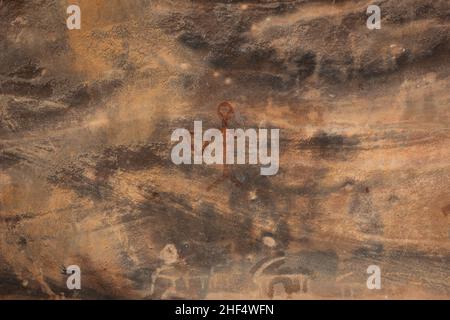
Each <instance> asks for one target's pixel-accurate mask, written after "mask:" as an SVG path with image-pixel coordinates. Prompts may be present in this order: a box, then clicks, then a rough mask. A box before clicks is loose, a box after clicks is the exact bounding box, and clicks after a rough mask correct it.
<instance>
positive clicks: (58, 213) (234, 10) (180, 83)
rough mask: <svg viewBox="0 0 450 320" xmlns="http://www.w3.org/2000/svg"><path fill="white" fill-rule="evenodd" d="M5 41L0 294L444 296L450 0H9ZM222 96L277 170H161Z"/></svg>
mask: <svg viewBox="0 0 450 320" xmlns="http://www.w3.org/2000/svg"><path fill="white" fill-rule="evenodd" d="M69 4H79V5H80V7H81V12H82V27H81V30H68V29H67V27H66V24H65V21H66V18H67V15H66V8H67V6H68V5H69ZM370 4H378V5H379V6H380V7H381V10H382V28H381V30H373V31H371V30H369V29H367V27H366V19H367V14H366V9H367V7H368V5H370ZM0 30H1V31H0V169H1V171H0V298H61V297H65V298H96V299H98V298H136V299H141V298H145V299H160V298H285V297H290V298H294V299H302V298H337V299H339V298H376V299H385V298H446V299H448V298H450V243H449V240H450V239H449V238H450V228H449V226H450V225H449V222H450V221H449V219H450V193H449V187H450V162H449V159H450V148H449V143H450V128H449V125H450V109H449V107H450V58H449V57H450V41H449V40H450V2H449V1H448V0H373V1H367V0H337V1H332V0H327V1H325V0H323V1H321V0H298V1H287V0H286V1H270V0H265V1H263V0H261V1H256V0H255V1H250V0H249V1H232V0H228V1H227V0H215V1H213V0H211V1H206V0H204V1H185V0H166V1H157V0H152V1H150V0H130V1H128V0H79V1H75V0H73V1H63V0H2V1H0ZM224 100H227V101H230V102H231V103H232V104H233V105H234V107H235V109H236V111H237V113H236V114H239V116H236V117H235V119H234V120H233V126H234V127H243V126H245V127H246V128H251V127H262V128H280V129H281V136H280V147H281V151H280V171H279V173H278V174H277V175H276V176H273V177H264V176H261V175H260V174H259V167H257V166H242V165H241V166H234V167H233V168H232V170H233V172H234V174H235V175H236V177H237V178H238V180H239V181H240V182H241V183H242V186H240V187H238V186H235V185H234V184H232V183H230V182H229V181H226V182H224V183H222V184H219V185H218V186H216V188H214V189H212V190H208V186H209V185H210V184H211V183H212V182H213V181H214V180H215V179H216V178H217V177H220V175H221V174H222V168H221V167H220V166H206V165H192V166H176V165H174V164H173V163H172V162H171V160H170V150H171V147H172V145H173V144H172V143H171V141H170V136H171V133H172V131H173V130H174V129H175V128H189V129H192V128H193V121H194V120H202V121H203V123H204V126H205V127H216V128H218V127H220V125H221V122H220V119H219V118H218V116H217V113H216V107H217V105H218V104H219V103H220V102H222V101H224ZM71 264H75V265H78V266H80V268H81V270H82V290H80V291H71V290H68V289H67V287H66V276H64V275H62V274H61V266H68V265H71ZM369 265H378V266H380V268H381V271H382V289H381V290H368V289H367V287H366V280H367V277H368V274H367V273H366V270H367V268H368V266H369Z"/></svg>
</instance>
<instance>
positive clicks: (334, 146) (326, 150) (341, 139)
mask: <svg viewBox="0 0 450 320" xmlns="http://www.w3.org/2000/svg"><path fill="white" fill-rule="evenodd" d="M359 144H360V141H359V139H358V138H357V137H346V136H343V135H338V134H330V133H326V132H319V133H317V134H315V135H314V136H313V137H311V138H310V139H308V140H303V141H302V142H301V143H300V149H309V150H312V151H313V152H315V153H316V154H317V155H318V156H320V157H322V158H334V159H337V160H338V159H339V158H344V159H345V158H347V157H349V156H352V155H353V154H354V152H355V151H357V146H358V145H359Z"/></svg>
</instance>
